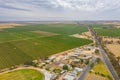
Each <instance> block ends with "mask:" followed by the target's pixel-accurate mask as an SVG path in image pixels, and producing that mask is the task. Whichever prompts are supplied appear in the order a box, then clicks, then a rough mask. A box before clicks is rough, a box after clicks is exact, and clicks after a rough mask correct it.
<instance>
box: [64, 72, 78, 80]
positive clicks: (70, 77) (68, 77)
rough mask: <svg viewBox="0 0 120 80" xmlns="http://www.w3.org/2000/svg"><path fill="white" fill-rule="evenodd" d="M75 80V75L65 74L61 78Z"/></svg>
mask: <svg viewBox="0 0 120 80" xmlns="http://www.w3.org/2000/svg"><path fill="white" fill-rule="evenodd" d="M75 79H76V75H73V74H71V73H67V74H66V75H65V76H64V78H63V80H75Z"/></svg>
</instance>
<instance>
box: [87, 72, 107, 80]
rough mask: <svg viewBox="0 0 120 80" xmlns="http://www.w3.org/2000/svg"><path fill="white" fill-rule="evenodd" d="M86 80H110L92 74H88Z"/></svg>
mask: <svg viewBox="0 0 120 80" xmlns="http://www.w3.org/2000/svg"><path fill="white" fill-rule="evenodd" d="M85 80H109V79H108V78H106V77H102V76H99V75H95V74H92V73H91V74H88V76H87V78H86V79H85Z"/></svg>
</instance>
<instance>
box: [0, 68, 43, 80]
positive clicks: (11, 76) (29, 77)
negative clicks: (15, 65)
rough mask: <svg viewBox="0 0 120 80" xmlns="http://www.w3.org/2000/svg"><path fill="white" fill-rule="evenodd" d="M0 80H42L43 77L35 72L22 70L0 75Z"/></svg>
mask: <svg viewBox="0 0 120 80" xmlns="http://www.w3.org/2000/svg"><path fill="white" fill-rule="evenodd" d="M0 80H44V75H43V74H42V73H40V72H38V71H36V70H32V69H23V70H17V71H13V72H9V73H4V74H2V75H0Z"/></svg>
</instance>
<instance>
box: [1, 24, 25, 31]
mask: <svg viewBox="0 0 120 80" xmlns="http://www.w3.org/2000/svg"><path fill="white" fill-rule="evenodd" d="M22 25H23V24H16V23H5V24H0V30H2V29H5V28H14V27H15V26H22Z"/></svg>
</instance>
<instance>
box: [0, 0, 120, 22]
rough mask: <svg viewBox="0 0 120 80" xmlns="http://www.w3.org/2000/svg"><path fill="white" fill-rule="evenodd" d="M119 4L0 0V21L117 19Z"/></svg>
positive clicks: (97, 0) (81, 0)
mask: <svg viewBox="0 0 120 80" xmlns="http://www.w3.org/2000/svg"><path fill="white" fill-rule="evenodd" d="M119 4H120V0H0V20H7V19H9V20H10V19H14V20H15V19H16V20H25V19H27V20H29V19H32V20H43V19H44V20H47V19H48V20H50V19H64V20H65V19H79V20H88V19H119V18H120V16H119V13H120V10H119V8H120V5H119ZM114 14H115V15H114ZM116 15H118V16H117V17H116Z"/></svg>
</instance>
